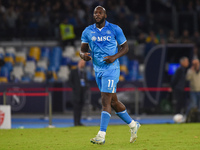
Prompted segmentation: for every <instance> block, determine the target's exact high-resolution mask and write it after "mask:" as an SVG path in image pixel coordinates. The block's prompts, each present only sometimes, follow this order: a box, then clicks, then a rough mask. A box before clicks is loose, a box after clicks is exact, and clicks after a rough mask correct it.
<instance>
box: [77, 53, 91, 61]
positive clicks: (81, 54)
mask: <svg viewBox="0 0 200 150" xmlns="http://www.w3.org/2000/svg"><path fill="white" fill-rule="evenodd" d="M89 55H90V53H83V52H80V57H81V58H82V59H83V60H85V61H89V60H92V57H91V56H89Z"/></svg>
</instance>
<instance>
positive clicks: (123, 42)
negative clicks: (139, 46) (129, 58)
mask: <svg viewBox="0 0 200 150" xmlns="http://www.w3.org/2000/svg"><path fill="white" fill-rule="evenodd" d="M126 42H127V40H126V41H124V42H123V43H122V44H119V45H123V44H124V43H126Z"/></svg>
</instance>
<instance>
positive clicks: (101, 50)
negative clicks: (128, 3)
mask: <svg viewBox="0 0 200 150" xmlns="http://www.w3.org/2000/svg"><path fill="white" fill-rule="evenodd" d="M81 41H82V43H88V44H89V47H90V49H91V56H92V61H93V67H94V70H95V72H104V71H105V70H112V69H119V68H120V64H119V60H118V59H116V60H115V61H114V62H113V63H106V62H105V61H103V60H104V59H105V58H104V57H106V56H112V55H115V54H116V53H118V47H117V44H119V45H122V44H124V43H125V42H126V37H125V36H124V33H123V31H122V29H121V28H120V27H119V26H117V25H115V24H112V23H109V22H107V21H106V22H105V26H104V27H103V28H102V29H98V28H97V27H96V24H93V25H90V26H88V27H87V28H85V30H84V31H83V33H82V37H81Z"/></svg>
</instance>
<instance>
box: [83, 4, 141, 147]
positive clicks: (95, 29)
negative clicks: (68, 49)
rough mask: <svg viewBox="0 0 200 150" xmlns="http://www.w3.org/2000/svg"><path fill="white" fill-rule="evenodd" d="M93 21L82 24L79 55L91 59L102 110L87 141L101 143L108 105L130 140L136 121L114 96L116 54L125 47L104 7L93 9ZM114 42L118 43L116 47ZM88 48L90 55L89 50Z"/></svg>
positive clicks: (126, 46) (125, 49)
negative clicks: (96, 128)
mask: <svg viewBox="0 0 200 150" xmlns="http://www.w3.org/2000/svg"><path fill="white" fill-rule="evenodd" d="M93 16H94V20H95V24H93V25H90V26H88V27H86V28H85V30H84V31H83V33H82V37H81V41H82V43H81V51H80V57H81V58H82V59H83V60H85V61H89V60H92V61H93V67H94V70H95V78H96V82H97V85H98V88H99V90H100V91H101V100H102V112H101V123H100V130H99V132H98V134H97V135H96V137H94V138H92V139H91V140H90V141H91V142H92V143H94V144H104V143H105V135H106V129H107V126H108V123H109V120H110V117H111V108H113V109H114V110H115V112H116V114H117V115H118V116H119V117H120V118H121V119H122V120H123V121H124V122H125V123H127V124H128V126H129V127H130V130H131V138H130V142H131V143H133V142H135V141H136V138H137V131H138V129H139V127H140V124H139V123H138V122H137V121H134V120H133V119H132V118H131V117H130V116H129V114H128V113H127V111H126V107H125V106H124V105H123V104H122V103H121V102H120V101H118V99H117V95H116V88H117V83H118V81H119V75H120V64H119V60H118V58H119V57H121V56H123V55H125V54H126V53H127V52H128V50H129V48H128V44H127V40H126V38H125V36H124V33H123V31H122V29H121V28H120V27H119V26H117V25H115V24H112V23H109V22H108V21H106V18H107V15H106V10H105V8H103V7H102V6H97V7H96V8H95V9H94V13H93ZM117 44H119V45H120V46H121V48H120V50H119V51H118V47H117ZM89 49H90V50H91V55H90V53H89Z"/></svg>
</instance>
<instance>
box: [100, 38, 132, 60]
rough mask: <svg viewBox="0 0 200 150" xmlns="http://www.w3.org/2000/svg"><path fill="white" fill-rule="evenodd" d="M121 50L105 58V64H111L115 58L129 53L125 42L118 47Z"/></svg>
mask: <svg viewBox="0 0 200 150" xmlns="http://www.w3.org/2000/svg"><path fill="white" fill-rule="evenodd" d="M120 46H121V48H120V50H119V52H118V53H116V54H115V55H112V56H106V57H104V61H105V62H107V63H113V62H114V61H115V60H116V59H117V58H119V57H121V56H123V55H125V54H126V53H127V52H128V51H129V47H128V43H127V41H126V42H124V43H123V44H122V45H120Z"/></svg>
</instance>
